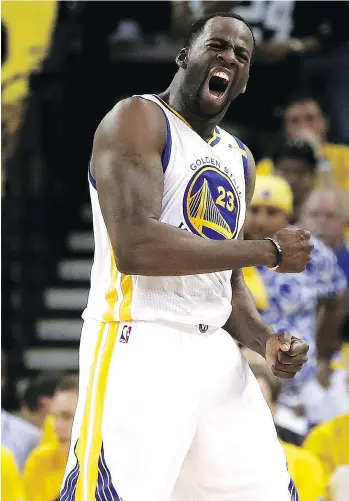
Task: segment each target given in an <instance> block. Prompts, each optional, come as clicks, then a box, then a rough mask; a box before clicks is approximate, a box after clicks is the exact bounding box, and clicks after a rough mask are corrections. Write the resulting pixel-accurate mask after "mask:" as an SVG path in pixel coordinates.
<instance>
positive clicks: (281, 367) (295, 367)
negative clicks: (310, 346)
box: [273, 361, 304, 372]
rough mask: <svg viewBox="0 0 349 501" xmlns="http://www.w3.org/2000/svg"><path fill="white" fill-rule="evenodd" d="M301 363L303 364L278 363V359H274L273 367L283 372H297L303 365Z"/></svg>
mask: <svg viewBox="0 0 349 501" xmlns="http://www.w3.org/2000/svg"><path fill="white" fill-rule="evenodd" d="M303 365H304V364H297V365H285V364H280V362H278V361H275V363H274V365H273V367H275V369H276V370H280V371H283V372H299V371H300V370H301V368H302V367H303Z"/></svg>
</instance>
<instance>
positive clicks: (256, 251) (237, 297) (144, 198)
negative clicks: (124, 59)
mask: <svg viewBox="0 0 349 501" xmlns="http://www.w3.org/2000/svg"><path fill="white" fill-rule="evenodd" d="M218 39H219V40H218ZM252 51H253V40H252V35H251V33H250V31H249V29H248V28H247V27H246V25H245V24H244V23H243V22H241V21H239V20H236V19H231V18H221V17H216V18H214V19H211V20H210V21H208V22H207V24H206V26H205V28H204V30H203V31H202V33H200V35H198V37H197V38H196V39H195V41H194V42H193V43H192V45H191V46H190V48H188V47H186V48H184V49H182V51H181V52H180V54H179V56H178V58H177V65H178V67H179V69H178V72H177V73H176V75H175V77H174V79H173V81H172V83H171V85H170V87H169V88H168V89H167V91H165V92H164V93H163V94H162V97H163V99H165V100H166V101H167V102H168V103H170V104H171V106H173V107H174V108H175V109H176V111H178V112H179V113H181V114H182V115H183V116H184V118H185V119H186V120H187V121H188V122H189V123H190V125H191V126H192V128H193V129H194V131H195V132H197V133H198V134H199V135H200V136H201V137H202V138H203V139H205V138H206V137H207V135H208V133H209V132H212V130H213V128H214V127H215V126H216V125H217V124H218V123H219V121H220V120H221V119H222V118H223V116H224V113H225V112H226V110H227V108H228V106H229V104H230V102H231V101H232V99H234V98H235V97H236V96H238V95H239V94H240V93H242V92H244V90H245V89H246V85H247V80H248V74H249V67H250V60H251V56H252ZM215 68H224V69H225V70H226V71H227V72H229V74H230V82H229V87H228V89H227V91H226V92H225V94H224V96H223V98H222V99H217V100H212V99H211V98H210V96H209V95H208V91H207V89H208V78H209V75H210V74H211V72H212V71H213V70H214V69H215ZM165 146H166V122H165V117H164V114H163V112H162V110H161V109H160V108H159V107H158V106H157V105H156V104H155V103H152V102H148V101H145V100H141V99H139V98H136V97H134V98H129V99H126V100H124V101H121V102H120V103H119V104H117V105H116V106H115V107H114V108H113V109H112V110H111V112H110V113H108V115H106V117H105V118H104V119H103V120H102V122H101V124H100V125H99V127H98V129H97V131H96V134H95V138H94V144H93V152H92V157H91V171H92V174H93V176H94V178H95V179H96V183H97V188H98V197H99V203H100V206H101V210H102V214H103V217H104V221H105V224H106V227H107V230H108V234H109V238H110V241H111V245H112V247H113V250H114V252H115V256H116V264H117V267H118V269H119V270H120V271H121V272H122V273H125V274H130V275H148V276H171V275H172V276H180V275H194V274H202V273H211V272H217V271H222V270H238V269H240V268H242V267H245V266H255V265H265V266H274V265H275V262H276V251H275V248H274V246H273V244H272V243H271V242H270V241H265V240H257V241H246V240H243V239H238V240H223V241H216V240H208V239H203V238H200V237H198V236H196V235H193V234H191V233H189V232H186V231H183V230H181V229H178V228H175V227H173V226H171V225H167V224H163V223H161V222H160V221H159V219H160V215H161V208H162V195H163V182H164V180H163V169H162V162H161V155H162V152H163V151H164V149H165ZM248 161H249V171H250V173H249V179H250V181H249V186H248V190H247V191H248V202H249V200H250V199H251V197H252V193H253V189H254V181H255V164H254V160H253V157H252V155H251V153H250V152H249V151H248ZM275 239H276V240H277V241H278V243H279V245H280V246H281V248H282V252H283V261H282V265H281V266H280V268H279V270H278V271H279V272H288V273H290V272H291V273H292V272H293V273H297V272H300V271H303V270H304V269H305V266H306V265H307V263H308V262H309V260H310V253H311V250H312V248H313V246H312V243H311V241H310V235H309V233H308V232H307V231H304V230H298V229H295V228H292V229H283V230H281V231H279V232H278V233H277V234H276V235H275ZM233 276H234V277H235V275H234V274H233ZM234 280H235V281H236V280H237V279H236V277H235V278H234ZM239 280H240V279H239ZM248 295H249V292H248V291H247V288H246V286H244V284H241V285H240V287H237V286H236V283H235V284H234V287H233V313H232V315H234V311H235V310H236V308H234V305H235V302H236V303H237V304H239V305H240V306H239V310H241V314H242V315H244V317H245V320H244V321H245V322H246V325H247V324H248V325H249V328H248V329H247V328H245V327H244V326H241V330H240V331H239V332H237V329H236V327H235V328H234V329H232V328H230V327H229V326H230V322H229V321H228V322H227V326H226V328H227V330H228V331H229V332H230V333H231V335H233V336H234V337H236V338H237V339H239V340H241V342H243V343H244V344H245V345H246V346H251V347H252V349H256V347H257V346H258V349H259V352H260V353H262V354H263V355H265V356H266V359H267V361H268V363H269V364H270V366H271V368H272V370H273V371H274V372H275V371H276V370H278V369H275V367H276V365H275V364H278V363H279V362H280V363H282V367H283V369H284V372H282V370H281V369H280V368H279V375H283V374H285V373H286V377H290V374H292V375H294V374H295V373H296V372H297V370H299V368H300V367H299V365H300V363H299V360H300V359H299V358H297V359H296V358H295V357H296V356H298V355H299V350H300V349H301V352H302V353H305V352H306V351H307V345H306V344H305V343H303V342H302V341H299V343H298V345H300V346H301V348H298V350H296V353H294V351H295V348H294V347H295V346H296V344H295V343H294V342H293V341H292V340H291V336H289V335H288V334H285V335H284V336H280V335H274V333H273V331H272V330H271V329H270V328H269V327H268V326H267V325H266V324H264V322H261V318H260V316H259V314H258V312H257V310H256V308H255V306H254V305H252V302H251V300H249V297H248ZM231 318H233V317H231ZM236 325H241V324H240V323H239V324H236ZM255 340H258V341H257V342H256V341H255ZM281 350H284V351H285V353H284V354H285V355H286V354H287V352H289V353H288V357H287V361H283V360H280V356H281ZM293 359H296V362H297V363H296V364H293V362H292V361H293ZM303 359H305V357H303ZM303 359H302V360H303ZM278 361H279V362H278ZM289 365H292V371H290V370H288V369H289V367H288V366H289ZM283 377H284V376H283Z"/></svg>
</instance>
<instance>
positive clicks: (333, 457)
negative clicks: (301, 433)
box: [304, 413, 349, 482]
mask: <svg viewBox="0 0 349 501" xmlns="http://www.w3.org/2000/svg"><path fill="white" fill-rule="evenodd" d="M304 448H305V449H306V450H307V451H309V452H311V453H313V454H315V456H317V457H318V459H319V460H320V461H321V464H322V467H323V469H324V472H325V475H326V481H327V482H328V481H329V480H330V478H331V476H332V475H334V474H335V473H336V471H337V470H338V469H339V468H340V467H341V466H343V465H349V413H348V414H343V415H342V416H338V417H336V418H335V419H332V420H331V421H328V422H326V423H322V424H320V425H318V426H316V427H315V428H314V429H313V430H312V431H311V432H310V434H309V435H308V437H307V438H306V440H305V441H304Z"/></svg>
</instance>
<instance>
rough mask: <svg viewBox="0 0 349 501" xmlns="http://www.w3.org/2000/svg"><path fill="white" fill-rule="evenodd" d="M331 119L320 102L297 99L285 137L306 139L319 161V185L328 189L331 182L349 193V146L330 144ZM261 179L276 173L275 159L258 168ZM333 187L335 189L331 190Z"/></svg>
mask: <svg viewBox="0 0 349 501" xmlns="http://www.w3.org/2000/svg"><path fill="white" fill-rule="evenodd" d="M328 126H329V123H328V119H327V117H326V116H325V114H324V112H323V110H322V109H321V107H320V104H319V102H317V101H316V100H315V99H313V98H312V97H310V96H296V97H294V98H293V99H292V100H291V101H290V102H289V104H288V106H287V107H286V110H285V114H284V134H285V137H286V138H287V139H293V140H294V139H303V140H307V141H308V142H310V144H311V145H312V146H313V150H314V154H315V157H316V160H317V163H318V165H317V171H316V174H317V176H316V183H317V185H325V186H328V184H329V182H330V181H334V182H335V184H336V185H337V186H338V187H340V188H342V189H344V190H349V146H346V145H343V144H331V143H328V142H327V141H326V136H327V131H328ZM257 171H258V174H259V175H268V174H272V173H273V172H274V165H273V162H272V160H271V159H269V158H266V159H264V160H261V161H260V162H259V163H258V165H257ZM331 187H332V186H331Z"/></svg>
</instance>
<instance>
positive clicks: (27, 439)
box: [1, 410, 42, 470]
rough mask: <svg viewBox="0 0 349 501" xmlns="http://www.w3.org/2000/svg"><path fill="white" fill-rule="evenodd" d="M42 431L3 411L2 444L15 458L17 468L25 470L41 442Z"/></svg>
mask: <svg viewBox="0 0 349 501" xmlns="http://www.w3.org/2000/svg"><path fill="white" fill-rule="evenodd" d="M41 434H42V433H41V430H40V429H39V428H37V427H36V426H34V425H33V424H31V423H28V421H26V420H25V419H23V418H21V417H17V416H13V415H12V414H9V413H8V412H6V411H4V410H1V442H2V445H3V446H5V447H7V448H8V449H9V451H11V453H12V455H13V456H14V458H15V460H16V463H17V466H18V468H19V469H20V470H23V467H24V464H25V462H26V460H27V457H28V456H29V454H30V453H31V451H32V450H33V449H34V448H35V447H36V446H37V445H38V444H39V442H40V440H41Z"/></svg>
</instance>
